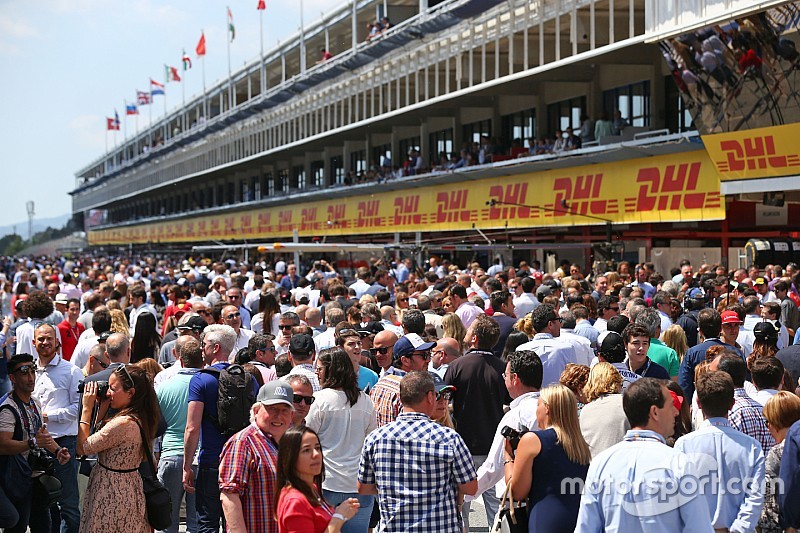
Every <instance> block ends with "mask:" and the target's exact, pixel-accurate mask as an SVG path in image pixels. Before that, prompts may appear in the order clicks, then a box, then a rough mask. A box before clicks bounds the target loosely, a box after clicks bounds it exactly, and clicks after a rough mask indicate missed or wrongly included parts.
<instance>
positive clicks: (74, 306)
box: [58, 298, 86, 361]
mask: <svg viewBox="0 0 800 533" xmlns="http://www.w3.org/2000/svg"><path fill="white" fill-rule="evenodd" d="M80 314H81V302H80V300H78V299H77V298H70V299H69V300H67V316H66V318H64V320H63V321H62V322H61V323H60V324H58V331H59V333H60V335H61V342H62V346H61V355H62V356H63V357H64V359H66V360H67V361H69V360H70V359H71V358H72V354H73V353H74V352H75V347H76V346H78V339H79V338H80V336H81V333H83V332H84V331H86V328H84V327H83V324H81V323H80V322H78V318H79V317H80Z"/></svg>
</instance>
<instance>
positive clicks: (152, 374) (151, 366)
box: [136, 357, 164, 383]
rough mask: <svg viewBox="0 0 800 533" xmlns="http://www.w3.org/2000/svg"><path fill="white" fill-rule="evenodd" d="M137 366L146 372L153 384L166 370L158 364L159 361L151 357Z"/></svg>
mask: <svg viewBox="0 0 800 533" xmlns="http://www.w3.org/2000/svg"><path fill="white" fill-rule="evenodd" d="M136 366H138V367H139V368H141V369H142V370H144V372H145V374H147V378H148V379H149V380H150V383H153V381H154V380H155V379H156V376H157V375H158V373H159V372H161V371H162V370H164V368H163V367H162V366H161V365H159V364H158V361H156V360H155V359H153V358H151V357H145V358H144V359H142V360H141V361H139V362H138V363H136Z"/></svg>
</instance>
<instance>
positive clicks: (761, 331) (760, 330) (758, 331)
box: [753, 322, 778, 341]
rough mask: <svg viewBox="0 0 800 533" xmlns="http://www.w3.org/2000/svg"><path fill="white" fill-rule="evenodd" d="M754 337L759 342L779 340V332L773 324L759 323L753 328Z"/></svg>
mask: <svg viewBox="0 0 800 533" xmlns="http://www.w3.org/2000/svg"><path fill="white" fill-rule="evenodd" d="M753 335H754V336H755V338H756V340H758V341H777V340H778V330H777V329H775V326H774V325H772V323H771V322H759V323H758V324H756V325H755V326H753Z"/></svg>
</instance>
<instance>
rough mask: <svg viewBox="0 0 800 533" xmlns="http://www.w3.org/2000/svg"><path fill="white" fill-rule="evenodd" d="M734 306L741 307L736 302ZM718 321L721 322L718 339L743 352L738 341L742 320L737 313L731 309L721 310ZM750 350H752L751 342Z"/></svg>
mask: <svg viewBox="0 0 800 533" xmlns="http://www.w3.org/2000/svg"><path fill="white" fill-rule="evenodd" d="M734 307H738V308H741V306H739V305H738V304H736V305H735V306H734ZM720 321H721V322H722V331H721V333H720V340H721V341H722V342H724V343H725V344H727V345H728V346H730V347H732V348H738V349H739V350H740V351H742V352H744V351H745V350H744V349H743V348H742V345H741V344H739V342H738V339H739V335H740V334H741V332H740V328H741V326H742V320H741V318H740V317H739V313H737V312H736V311H733V310H727V311H723V312H722V313H721V314H720ZM750 351H752V343H751V349H750Z"/></svg>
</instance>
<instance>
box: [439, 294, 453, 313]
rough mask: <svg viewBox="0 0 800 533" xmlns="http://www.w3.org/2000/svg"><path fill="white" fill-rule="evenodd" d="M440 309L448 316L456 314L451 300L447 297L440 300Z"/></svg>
mask: <svg viewBox="0 0 800 533" xmlns="http://www.w3.org/2000/svg"><path fill="white" fill-rule="evenodd" d="M442 309H444V312H445V313H448V314H449V313H455V312H456V306H455V305H453V300H452V299H450V297H449V296H445V298H444V300H442Z"/></svg>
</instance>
